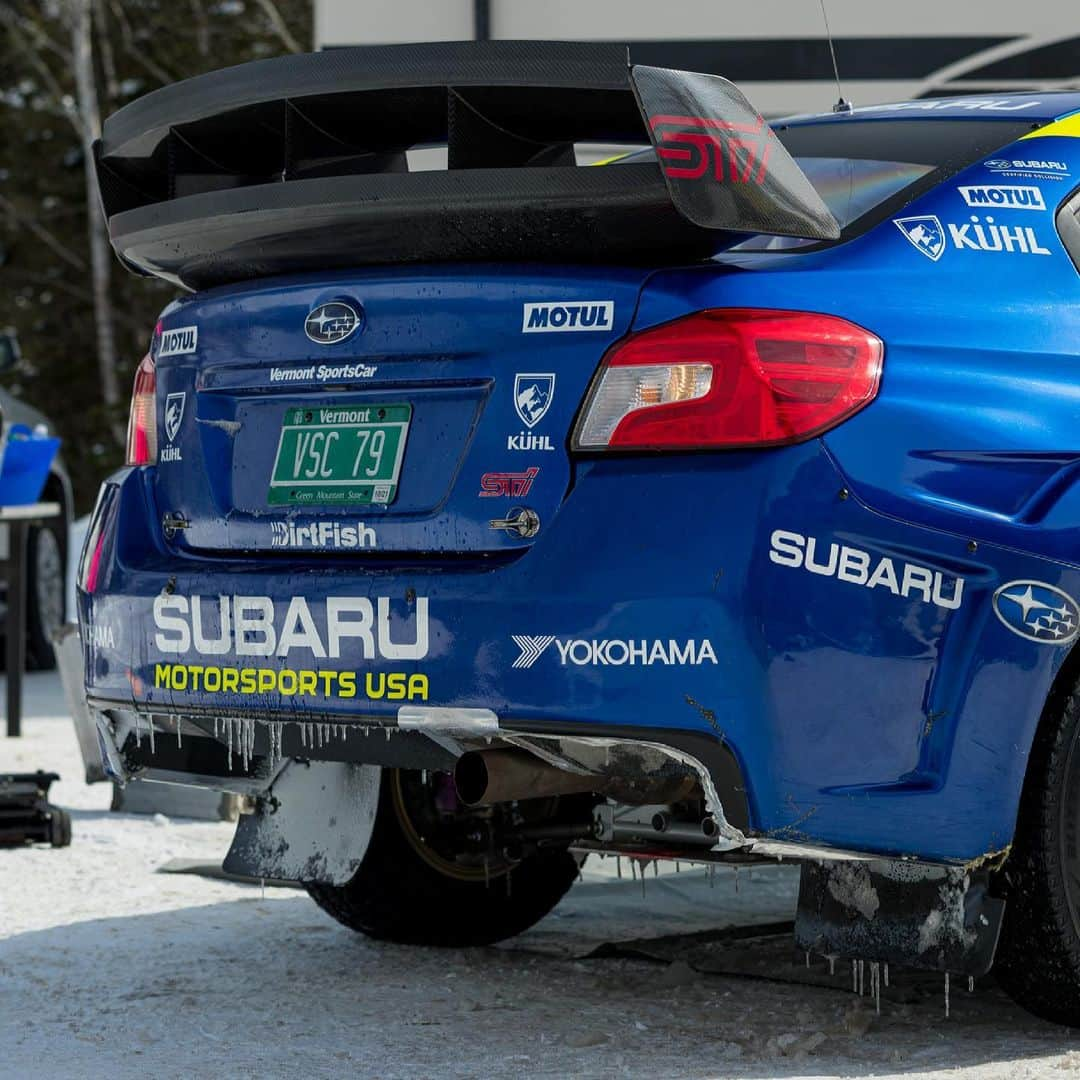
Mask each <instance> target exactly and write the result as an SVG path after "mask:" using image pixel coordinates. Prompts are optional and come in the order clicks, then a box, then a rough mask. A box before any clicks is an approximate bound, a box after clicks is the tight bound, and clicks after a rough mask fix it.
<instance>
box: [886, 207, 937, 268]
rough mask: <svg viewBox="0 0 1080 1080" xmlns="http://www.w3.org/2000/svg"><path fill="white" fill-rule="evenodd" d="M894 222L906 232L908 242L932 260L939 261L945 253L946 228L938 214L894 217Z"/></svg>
mask: <svg viewBox="0 0 1080 1080" xmlns="http://www.w3.org/2000/svg"><path fill="white" fill-rule="evenodd" d="M893 224H894V225H895V226H896V227H897V228H898V229H899V230H900V231H901V232H902V233H903V234H904V236H905V237H906V239H907V241H908V243H909V244H911V246H912V247H913V248H915V250H916V251H920V252H922V254H923V255H925V256H926V257H927V258H928V259H929V260H930V261H931V262H937V261H938V259H940V258H941V256H942V255H944V254H945V230H944V229H943V228H942V227H941V222H940V221H938V219H937V215H936V214H920V215H919V216H918V217H903V218H893Z"/></svg>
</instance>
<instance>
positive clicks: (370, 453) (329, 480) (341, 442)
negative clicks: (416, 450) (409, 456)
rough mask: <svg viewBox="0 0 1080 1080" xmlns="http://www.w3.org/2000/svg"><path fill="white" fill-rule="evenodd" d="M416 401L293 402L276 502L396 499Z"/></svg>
mask: <svg viewBox="0 0 1080 1080" xmlns="http://www.w3.org/2000/svg"><path fill="white" fill-rule="evenodd" d="M411 419H412V406H411V405H360V406H357V405H325V406H319V407H317V408H310V407H308V408H296V407H292V406H291V407H290V408H289V409H288V410H287V411H286V413H285V419H284V420H283V422H282V424H281V437H280V439H279V440H278V449H277V457H276V458H275V459H274V471H273V473H272V474H271V477H270V494H269V496H268V499H267V501H268V502H269V503H270V505H271V506H281V505H284V504H304V503H319V504H327V503H337V504H339V505H342V506H345V505H349V506H355V505H370V504H371V503H376V504H383V505H385V504H386V503H392V502H393V501H394V498H395V496H396V495H397V488H398V476H399V475H400V473H401V459H402V458H403V457H404V455H405V437H406V436H407V435H408V433H409V421H410V420H411Z"/></svg>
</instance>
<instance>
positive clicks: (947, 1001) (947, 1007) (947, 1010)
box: [945, 971, 949, 1020]
mask: <svg viewBox="0 0 1080 1080" xmlns="http://www.w3.org/2000/svg"><path fill="white" fill-rule="evenodd" d="M945 1019H946V1020H948V1019H949V973H948V972H947V971H946V972H945Z"/></svg>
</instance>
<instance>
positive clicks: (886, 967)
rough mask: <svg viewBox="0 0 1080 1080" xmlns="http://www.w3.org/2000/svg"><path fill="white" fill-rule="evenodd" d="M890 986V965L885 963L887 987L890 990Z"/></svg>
mask: <svg viewBox="0 0 1080 1080" xmlns="http://www.w3.org/2000/svg"><path fill="white" fill-rule="evenodd" d="M888 988H889V965H888V964H886V965H885V989H886V990H888Z"/></svg>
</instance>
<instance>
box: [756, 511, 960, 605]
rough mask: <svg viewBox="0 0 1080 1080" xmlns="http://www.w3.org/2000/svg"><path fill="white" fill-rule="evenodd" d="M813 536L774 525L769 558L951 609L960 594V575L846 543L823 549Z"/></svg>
mask: <svg viewBox="0 0 1080 1080" xmlns="http://www.w3.org/2000/svg"><path fill="white" fill-rule="evenodd" d="M823 548H824V545H819V544H818V541H817V538H816V537H813V536H803V535H802V534H801V533H796V532H787V531H786V530H785V529H777V530H776V531H775V532H774V533H773V534H772V541H771V549H770V551H769V558H770V559H771V560H772V561H773V562H774V563H776V564H777V565H778V566H791V567H794V568H795V569H796V570H798V569H802V570H808V571H809V572H810V573H811V574H819V575H820V576H821V577H834V578H836V579H837V580H838V581H846V582H848V583H849V584H851V585H863V586H865V587H866V588H867V589H888V591H889V592H891V593H893V594H894V595H895V596H904V597H908V598H912V599H917V600H922V601H923V603H926V604H936V605H937V606H938V607H941V608H948V609H951V610H955V609H956V608H958V607H959V606H960V603H961V601H962V600H963V597H964V579H963V578H962V577H946V576H945V575H944V574H942V573H941V571H940V570H931V569H930V568H929V567H926V566H919V564H918V563H908V562H899V561H898V560H893V559H890V558H887V557H882V558H877V557H876V556H874V555H871V554H870V552H869V551H863V550H861V549H860V548H855V547H849V546H848V545H847V544H836V543H831V544H829V546H828V548H827V550H823Z"/></svg>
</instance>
